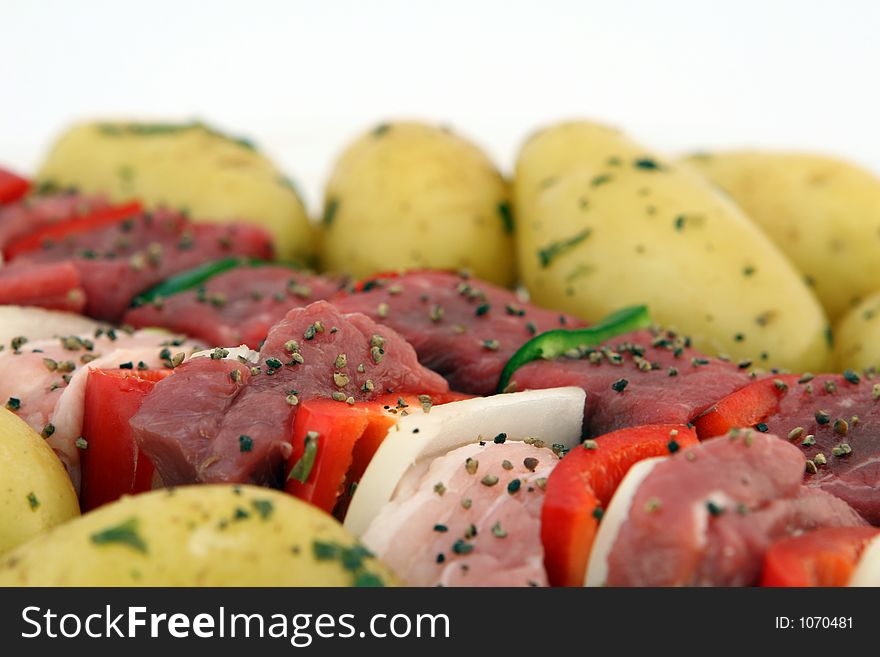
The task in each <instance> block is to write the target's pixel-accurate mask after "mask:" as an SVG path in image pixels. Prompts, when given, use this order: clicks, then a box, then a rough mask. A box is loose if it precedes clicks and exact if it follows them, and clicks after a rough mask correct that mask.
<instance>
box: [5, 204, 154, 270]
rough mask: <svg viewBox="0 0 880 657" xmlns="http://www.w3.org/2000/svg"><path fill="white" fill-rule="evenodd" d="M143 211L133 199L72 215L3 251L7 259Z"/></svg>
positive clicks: (11, 244) (115, 222)
mask: <svg viewBox="0 0 880 657" xmlns="http://www.w3.org/2000/svg"><path fill="white" fill-rule="evenodd" d="M141 212H143V207H142V206H141V204H140V203H139V202H138V201H132V202H131V203H126V204H125V205H117V206H113V207H109V208H104V209H102V210H96V211H94V212H91V213H89V214H86V215H83V216H81V217H71V218H69V219H65V220H63V221H59V222H56V223H53V224H49V225H47V226H43V227H42V228H38V229H37V230H35V231H33V232H31V233H28V234H27V235H25V236H23V237H20V238H18V239H16V240H13V241H12V242H10V243H9V244H8V245H7V246H6V248H5V249H4V251H3V255H4V257H5V258H6V259H7V260H12V259H13V258H15V257H16V256H19V255H21V254H22V253H27V252H28V251H36V250H37V249H40V248H42V247H43V245H44V244H47V243H52V242H59V241H61V240H63V239H64V238H66V237H70V236H74V235H82V234H83V233H88V232H90V231H93V230H97V229H99V228H105V227H107V226H113V225H116V224H119V223H122V222H123V221H125V220H126V219H130V218H132V217H136V216H137V215H139V214H141Z"/></svg>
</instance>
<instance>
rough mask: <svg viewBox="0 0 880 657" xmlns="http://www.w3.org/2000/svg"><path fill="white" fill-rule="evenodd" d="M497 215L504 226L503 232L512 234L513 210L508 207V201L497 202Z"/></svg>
mask: <svg viewBox="0 0 880 657" xmlns="http://www.w3.org/2000/svg"><path fill="white" fill-rule="evenodd" d="M498 216H500V217H501V225H502V226H504V232H505V233H507V234H508V235H512V234H513V228H514V223H513V212H512V211H511V209H510V203H508V202H507V201H501V202H500V203H499V204H498Z"/></svg>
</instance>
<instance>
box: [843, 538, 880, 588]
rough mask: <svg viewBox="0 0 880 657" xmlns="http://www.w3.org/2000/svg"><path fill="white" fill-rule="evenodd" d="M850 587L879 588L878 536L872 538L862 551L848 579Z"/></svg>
mask: <svg viewBox="0 0 880 657" xmlns="http://www.w3.org/2000/svg"><path fill="white" fill-rule="evenodd" d="M849 585H850V586H880V536H876V537H875V538H872V539H871V541H870V542H869V543H868V544H867V545H866V546H865V549H864V550H863V551H862V556H861V557H860V558H859V563H858V565H856V569H855V570H854V571H853V574H852V576H851V577H850V578H849Z"/></svg>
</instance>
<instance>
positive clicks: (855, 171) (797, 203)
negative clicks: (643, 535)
mask: <svg viewBox="0 0 880 657" xmlns="http://www.w3.org/2000/svg"><path fill="white" fill-rule="evenodd" d="M686 161H687V163H688V164H689V165H691V166H693V167H695V168H697V169H698V170H699V171H701V172H702V173H703V174H704V175H706V176H707V177H708V178H709V179H710V180H712V182H714V183H715V184H717V185H718V186H720V187H721V188H723V189H724V190H725V191H726V192H727V193H728V194H730V195H731V197H733V199H734V201H736V202H737V204H738V205H739V206H740V207H741V208H743V210H745V211H746V214H748V215H749V216H750V217H751V218H752V219H753V220H754V221H755V222H756V223H757V224H758V225H759V226H760V227H761V228H762V229H763V230H764V232H765V233H766V234H767V235H768V236H769V237H770V239H772V240H773V241H774V242H775V243H776V245H777V246H778V247H779V248H780V250H782V251H783V252H784V253H785V254H786V255H787V256H788V257H789V258H791V260H792V262H794V264H795V266H796V267H797V268H798V270H799V271H800V272H801V274H803V275H804V277H805V280H806V281H807V283H808V284H809V285H810V286H811V287H812V288H813V291H814V292H815V293H816V296H818V297H819V300H820V301H821V302H822V305H823V306H824V307H825V310H826V311H827V312H828V315H829V317H830V318H831V321H832V322H835V321H837V320H838V319H839V318H840V317H841V316H842V315H843V314H844V313H846V312H847V311H848V310H849V309H850V308H852V307H853V306H855V305H858V304H859V302H860V301H862V300H863V299H864V298H865V296H866V295H868V294H870V293H872V292H873V291H874V290H875V289H877V287H878V286H880V178H878V177H877V176H875V175H873V174H872V173H870V172H869V171H865V170H864V169H861V168H859V167H857V166H855V165H853V164H850V163H848V162H842V161H840V160H836V159H833V158H830V157H823V156H820V155H809V154H801V153H784V152H760V151H733V152H727V153H710V154H703V155H695V156H692V157H690V158H688V159H687V160H686Z"/></svg>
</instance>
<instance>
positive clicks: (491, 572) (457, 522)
mask: <svg viewBox="0 0 880 657" xmlns="http://www.w3.org/2000/svg"><path fill="white" fill-rule="evenodd" d="M558 460H559V458H558V456H557V455H556V454H555V453H554V452H553V451H552V450H550V449H548V448H546V447H539V446H536V445H535V444H528V443H525V442H519V441H509V440H508V441H507V442H504V443H494V442H488V443H484V444H482V445H481V444H480V443H471V444H468V445H465V446H463V447H458V448H457V449H454V450H452V451H450V452H449V453H447V454H446V455H444V456H439V457H437V458H434V459H426V460H424V461H422V462H419V463H416V464H415V465H414V466H412V467H411V468H409V470H408V471H407V472H406V474H405V475H404V476H403V477H402V478H401V480H400V481H399V483H398V485H397V488H396V489H395V491H394V495H393V497H392V499H391V501H390V502H388V503H387V504H385V505H384V506H383V507H382V509H381V511H380V512H379V514H378V515H377V516H376V517H375V518H374V519H373V520H372V522H371V523H370V525H369V527H368V529H367V531H366V532H365V533H364V534H363V536H362V539H361V540H362V541H363V543H364V544H365V545H366V546H367V547H368V548H369V549H370V550H372V551H373V552H374V553H375V554H376V555H377V556H378V557H379V558H380V559H381V560H382V561H383V562H384V563H385V564H387V565H388V566H389V567H390V568H391V569H392V570H393V571H394V572H395V573H396V574H397V576H398V577H400V579H401V580H402V581H403V582H404V583H406V584H407V585H410V586H437V585H441V586H546V585H547V574H546V571H545V569H544V550H543V547H542V545H541V527H540V526H541V505H542V504H543V501H544V484H545V483H546V478H547V477H548V476H549V474H550V472H551V471H552V469H553V467H554V466H555V465H556V463H557V462H558ZM511 482H514V483H512V484H511Z"/></svg>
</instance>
